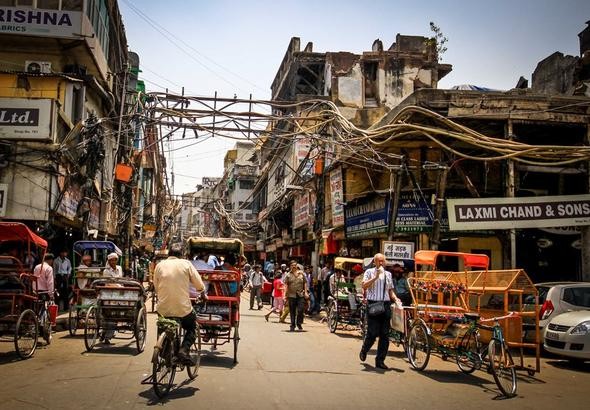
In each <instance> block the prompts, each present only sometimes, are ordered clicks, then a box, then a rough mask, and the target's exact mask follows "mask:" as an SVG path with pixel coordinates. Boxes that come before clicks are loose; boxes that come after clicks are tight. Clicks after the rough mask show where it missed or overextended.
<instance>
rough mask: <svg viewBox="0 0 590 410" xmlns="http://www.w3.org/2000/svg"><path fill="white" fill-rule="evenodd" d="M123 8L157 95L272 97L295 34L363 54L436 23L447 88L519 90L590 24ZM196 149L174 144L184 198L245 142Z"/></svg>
mask: <svg viewBox="0 0 590 410" xmlns="http://www.w3.org/2000/svg"><path fill="white" fill-rule="evenodd" d="M119 7H120V9H121V13H122V15H123V21H124V24H125V29H126V32H127V40H128V43H129V47H130V49H131V50H132V51H135V52H136V53H138V54H139V56H140V66H141V69H142V73H141V75H140V78H142V79H143V80H145V82H146V86H147V89H148V91H163V90H164V89H165V88H168V89H169V90H170V91H173V92H178V93H179V92H180V89H181V87H183V86H184V87H185V93H187V94H192V95H200V96H213V94H214V93H215V91H217V92H218V95H219V96H224V97H233V96H234V94H236V95H237V96H238V97H241V98H248V96H249V94H252V95H253V98H255V99H256V98H258V99H268V98H270V84H271V82H272V80H273V78H274V76H275V74H276V72H277V69H278V67H279V64H280V63H281V60H282V58H283V55H284V54H285V51H286V49H287V46H288V44H289V40H290V39H291V37H300V38H301V44H302V47H303V46H304V45H305V44H307V42H309V41H311V42H313V44H314V51H318V52H325V51H350V52H354V53H361V52H362V51H368V50H370V49H371V45H372V43H373V40H375V39H377V38H379V39H381V40H382V41H383V45H384V47H389V46H390V45H391V43H393V41H394V40H395V35H396V34H397V33H401V34H407V35H423V36H431V35H432V33H431V31H430V27H429V22H430V21H433V22H435V23H436V24H437V25H438V26H439V27H440V28H441V30H442V32H443V33H444V35H445V36H446V37H447V38H448V43H447V47H448V50H447V51H446V53H444V54H443V56H442V59H443V62H445V63H450V64H452V65H453V71H452V72H451V73H450V74H449V75H448V76H447V77H445V78H444V79H443V80H442V81H441V82H440V83H439V87H440V88H449V87H451V86H453V85H459V84H475V85H479V86H485V87H490V88H495V89H510V88H512V87H514V85H515V84H516V82H517V80H518V78H519V77H520V76H521V75H522V76H524V77H525V78H527V79H529V83H530V77H531V73H532V72H533V70H534V69H535V66H536V64H537V63H538V61H540V60H541V59H543V58H545V57H547V56H548V55H550V54H552V53H553V52H555V51H561V52H562V53H564V54H571V55H579V43H578V36H577V35H578V33H579V32H580V31H582V30H583V29H584V27H586V24H585V22H586V21H588V20H590V1H582V0H560V1H557V0H554V1H549V0H512V1H506V0H494V1H489V0H488V1H480V0H471V1H450V0H448V1H445V0H437V1H426V0H423V1H421V2H407V1H405V2H401V1H396V0H395V1H394V0H388V1H368V2H360V1H349V0H339V1H332V0H323V1H318V0H313V1H308V0H298V1H281V0H274V1H271V0H260V1H258V0H248V1H226V0H225V1H224V0H222V1H201V0H194V1H188V0H184V1H183V0H166V1H161V0H119ZM194 142H195V140H194V139H193V140H192V141H188V140H187V141H184V142H174V143H170V147H169V148H170V149H171V150H173V151H171V152H169V153H168V154H167V156H168V157H169V159H171V160H172V161H170V163H171V164H173V166H174V172H175V174H176V176H175V183H174V193H175V194H180V193H183V192H191V191H194V188H195V185H196V184H198V183H200V181H201V178H202V177H203V176H221V174H222V172H223V156H224V155H225V152H226V151H227V150H228V149H231V148H232V147H233V145H234V143H235V141H232V140H228V139H223V138H215V139H213V138H209V139H206V138H202V142H200V143H198V144H194ZM189 144H193V145H191V146H188V145H189ZM183 146H187V147H186V148H183ZM170 157H171V158H170Z"/></svg>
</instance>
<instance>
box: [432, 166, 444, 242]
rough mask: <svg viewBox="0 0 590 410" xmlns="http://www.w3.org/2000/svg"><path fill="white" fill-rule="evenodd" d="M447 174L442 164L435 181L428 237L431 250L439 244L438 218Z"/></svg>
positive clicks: (439, 218) (439, 217) (442, 203)
mask: <svg viewBox="0 0 590 410" xmlns="http://www.w3.org/2000/svg"><path fill="white" fill-rule="evenodd" d="M448 175H449V167H447V166H442V167H441V171H440V173H439V174H438V179H437V181H436V203H435V204H434V221H432V235H431V237H430V249H432V250H438V245H440V220H441V219H442V213H443V207H444V205H445V192H446V188H447V177H448Z"/></svg>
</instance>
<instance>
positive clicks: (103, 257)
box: [68, 241, 123, 336]
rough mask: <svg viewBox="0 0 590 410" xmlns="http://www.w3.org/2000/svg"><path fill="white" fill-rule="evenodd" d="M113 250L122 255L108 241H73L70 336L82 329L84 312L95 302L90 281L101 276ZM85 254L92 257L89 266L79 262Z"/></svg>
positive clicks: (94, 290) (119, 250) (95, 296)
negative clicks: (108, 256)
mask: <svg viewBox="0 0 590 410" xmlns="http://www.w3.org/2000/svg"><path fill="white" fill-rule="evenodd" d="M112 252H115V253H116V254H117V255H119V258H121V257H122V254H123V253H122V252H121V249H119V248H118V247H117V245H115V244H114V243H112V242H109V241H78V242H76V243H74V252H73V257H72V266H73V268H72V269H73V275H72V297H71V300H70V309H69V313H68V331H69V333H70V335H71V336H74V335H75V334H76V331H77V330H78V329H81V330H83V329H84V320H85V318H86V312H87V311H88V308H90V306H93V305H94V304H95V303H96V298H97V293H96V289H94V288H93V287H92V283H93V282H94V281H95V280H97V279H100V278H102V277H103V274H102V272H103V270H104V268H105V266H106V263H107V255H108V254H109V253H112ZM85 255H90V256H91V258H92V263H91V266H86V265H84V264H82V263H79V262H80V261H81V260H82V258H83V257H84V256H85Z"/></svg>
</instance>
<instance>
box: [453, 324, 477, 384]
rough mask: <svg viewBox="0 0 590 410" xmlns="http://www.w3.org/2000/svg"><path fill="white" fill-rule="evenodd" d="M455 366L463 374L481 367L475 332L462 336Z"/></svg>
mask: <svg viewBox="0 0 590 410" xmlns="http://www.w3.org/2000/svg"><path fill="white" fill-rule="evenodd" d="M456 359H457V366H458V367H459V370H461V371H462V372H463V373H467V374H469V373H473V372H474V371H475V370H477V369H479V368H480V367H481V349H480V347H479V340H478V337H477V334H476V333H475V332H467V333H465V335H463V338H462V339H461V343H460V344H459V346H458V349H457V356H456Z"/></svg>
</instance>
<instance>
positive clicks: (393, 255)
mask: <svg viewBox="0 0 590 410" xmlns="http://www.w3.org/2000/svg"><path fill="white" fill-rule="evenodd" d="M381 252H382V253H383V255H385V259H386V260H388V261H394V260H403V259H414V243H412V242H392V241H383V245H382V247H381Z"/></svg>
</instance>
